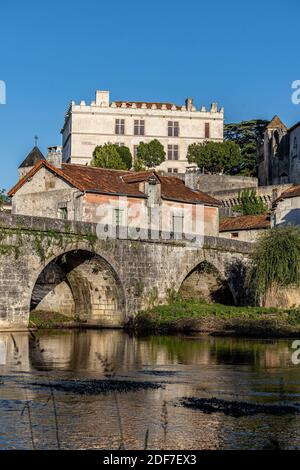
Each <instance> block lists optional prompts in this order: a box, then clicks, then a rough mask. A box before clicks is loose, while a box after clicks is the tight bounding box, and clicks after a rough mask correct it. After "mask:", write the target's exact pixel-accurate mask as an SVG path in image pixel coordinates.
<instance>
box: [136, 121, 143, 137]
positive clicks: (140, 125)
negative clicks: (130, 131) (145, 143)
mask: <svg viewBox="0 0 300 470" xmlns="http://www.w3.org/2000/svg"><path fill="white" fill-rule="evenodd" d="M134 135H145V121H142V120H139V119H137V120H135V121H134Z"/></svg>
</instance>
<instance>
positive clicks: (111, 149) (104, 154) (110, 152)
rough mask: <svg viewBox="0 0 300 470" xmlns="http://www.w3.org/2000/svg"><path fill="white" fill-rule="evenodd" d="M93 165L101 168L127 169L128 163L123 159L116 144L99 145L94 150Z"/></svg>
mask: <svg viewBox="0 0 300 470" xmlns="http://www.w3.org/2000/svg"><path fill="white" fill-rule="evenodd" d="M91 165H92V166H96V167H100V168H114V169H116V170H127V166H126V163H125V162H124V161H123V160H122V158H121V157H120V155H119V152H118V150H117V146H116V145H114V144H104V145H98V146H97V147H96V148H95V150H94V152H93V159H92V163H91Z"/></svg>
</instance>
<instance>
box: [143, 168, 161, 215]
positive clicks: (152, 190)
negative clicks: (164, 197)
mask: <svg viewBox="0 0 300 470" xmlns="http://www.w3.org/2000/svg"><path fill="white" fill-rule="evenodd" d="M145 193H146V195H147V197H148V201H147V205H148V207H153V206H157V205H159V204H160V202H161V184H160V181H159V180H158V178H156V176H154V175H153V176H149V178H148V180H147V181H146V184H145Z"/></svg>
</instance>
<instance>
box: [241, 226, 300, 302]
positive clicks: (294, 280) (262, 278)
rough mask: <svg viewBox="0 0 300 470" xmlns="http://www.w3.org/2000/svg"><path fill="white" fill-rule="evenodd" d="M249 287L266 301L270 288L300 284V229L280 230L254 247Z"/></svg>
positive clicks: (270, 234) (262, 238)
mask: <svg viewBox="0 0 300 470" xmlns="http://www.w3.org/2000/svg"><path fill="white" fill-rule="evenodd" d="M247 285H248V287H250V288H251V289H253V291H254V292H255V294H256V299H260V300H263V299H264V298H265V296H266V294H267V292H268V291H270V289H276V288H277V287H279V288H280V287H281V288H282V287H283V288H285V287H289V286H295V285H297V286H298V285H300V228H299V227H293V226H285V227H276V228H273V229H271V230H268V231H267V232H266V234H265V235H262V236H261V237H260V238H259V240H258V241H257V242H256V243H255V244H254V248H253V250H252V253H251V261H250V265H249V267H248V272H247Z"/></svg>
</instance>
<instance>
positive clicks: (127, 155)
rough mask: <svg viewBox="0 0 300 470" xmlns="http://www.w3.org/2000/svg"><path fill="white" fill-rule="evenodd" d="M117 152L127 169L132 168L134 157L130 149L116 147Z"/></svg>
mask: <svg viewBox="0 0 300 470" xmlns="http://www.w3.org/2000/svg"><path fill="white" fill-rule="evenodd" d="M116 149H117V152H118V154H119V156H120V157H121V159H122V161H123V162H124V163H125V165H126V169H127V170H130V169H131V168H132V155H131V152H130V150H129V148H128V147H125V146H124V145H123V146H119V145H116Z"/></svg>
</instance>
